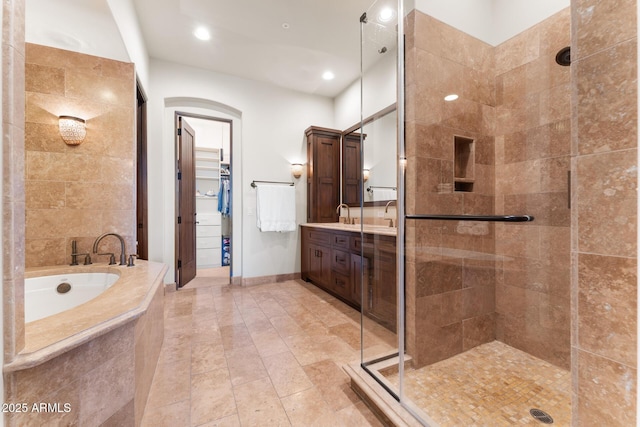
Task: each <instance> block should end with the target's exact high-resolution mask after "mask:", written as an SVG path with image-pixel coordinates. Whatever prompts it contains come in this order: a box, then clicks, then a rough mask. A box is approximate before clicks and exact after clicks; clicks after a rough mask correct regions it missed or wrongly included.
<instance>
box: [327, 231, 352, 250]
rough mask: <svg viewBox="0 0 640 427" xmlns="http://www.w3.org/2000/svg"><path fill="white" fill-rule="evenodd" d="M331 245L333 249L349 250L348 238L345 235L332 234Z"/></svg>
mask: <svg viewBox="0 0 640 427" xmlns="http://www.w3.org/2000/svg"><path fill="white" fill-rule="evenodd" d="M331 245H332V246H333V247H334V248H342V249H347V250H348V249H349V236H347V235H345V234H333V235H332V236H331Z"/></svg>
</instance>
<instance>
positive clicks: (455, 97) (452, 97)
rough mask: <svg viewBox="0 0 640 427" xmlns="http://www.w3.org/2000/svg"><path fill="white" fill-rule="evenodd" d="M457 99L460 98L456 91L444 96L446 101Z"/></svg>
mask: <svg viewBox="0 0 640 427" xmlns="http://www.w3.org/2000/svg"><path fill="white" fill-rule="evenodd" d="M456 99H458V95H456V94H455V93H452V94H451V95H447V96H445V97H444V100H445V101H455V100H456Z"/></svg>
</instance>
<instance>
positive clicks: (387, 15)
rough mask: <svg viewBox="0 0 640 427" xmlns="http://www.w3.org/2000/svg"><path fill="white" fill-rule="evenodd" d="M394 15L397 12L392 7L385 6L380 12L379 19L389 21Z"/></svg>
mask: <svg viewBox="0 0 640 427" xmlns="http://www.w3.org/2000/svg"><path fill="white" fill-rule="evenodd" d="M394 15H395V13H394V12H393V9H391V8H390V7H385V8H384V9H382V10H381V11H380V12H379V13H378V21H380V22H389V21H391V19H393V16H394Z"/></svg>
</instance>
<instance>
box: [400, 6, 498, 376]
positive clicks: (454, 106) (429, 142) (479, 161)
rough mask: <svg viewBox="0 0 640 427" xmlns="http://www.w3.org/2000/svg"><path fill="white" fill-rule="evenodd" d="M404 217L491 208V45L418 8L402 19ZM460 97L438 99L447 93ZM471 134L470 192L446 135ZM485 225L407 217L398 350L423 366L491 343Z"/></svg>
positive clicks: (490, 248)
mask: <svg viewBox="0 0 640 427" xmlns="http://www.w3.org/2000/svg"><path fill="white" fill-rule="evenodd" d="M406 34H407V41H406V92H405V93H406V98H407V99H406V150H407V175H406V187H407V191H406V194H407V202H406V208H407V213H409V214H413V213H416V214H419V213H433V214H471V213H475V214H483V215H491V214H493V213H494V174H495V171H494V137H493V135H494V123H495V86H494V62H493V57H494V54H493V48H492V47H491V46H490V45H488V44H486V43H483V42H481V41H479V40H477V39H475V38H473V37H471V36H468V35H466V34H464V33H462V32H460V31H458V30H456V29H454V28H452V27H450V26H448V25H446V24H444V23H442V22H440V21H437V20H436V19H433V18H431V17H429V16H427V15H425V14H422V13H419V12H412V13H411V14H410V15H409V17H408V23H407V30H406ZM452 93H455V94H457V95H458V96H459V98H458V100H456V101H454V102H446V101H444V97H445V96H446V95H448V94H452ZM455 136H458V137H465V138H469V139H472V140H474V155H475V162H474V164H475V168H474V170H473V175H472V176H471V178H473V179H474V181H473V191H472V192H454V185H455V183H454V159H455V153H454V152H455V150H454V137H455ZM494 248H495V240H494V226H493V225H492V224H489V223H474V224H471V223H466V224H463V223H458V222H454V221H408V222H407V244H406V250H407V263H406V267H407V271H406V277H407V283H406V286H407V292H406V297H407V313H406V322H407V327H406V330H407V350H408V352H409V354H411V355H412V357H413V360H414V364H415V365H416V366H422V365H424V364H429V363H433V362H436V361H438V360H442V359H445V358H447V357H450V356H453V355H455V354H458V353H460V352H462V351H464V350H467V349H470V348H472V347H474V346H477V345H479V344H482V343H485V342H489V341H492V340H494V339H495V302H494V300H495V297H494V295H495V261H494V257H493V254H494Z"/></svg>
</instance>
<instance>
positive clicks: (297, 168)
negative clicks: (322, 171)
mask: <svg viewBox="0 0 640 427" xmlns="http://www.w3.org/2000/svg"><path fill="white" fill-rule="evenodd" d="M291 173H292V174H293V177H294V178H300V177H301V176H302V163H291Z"/></svg>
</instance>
